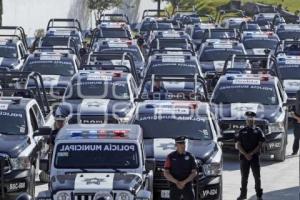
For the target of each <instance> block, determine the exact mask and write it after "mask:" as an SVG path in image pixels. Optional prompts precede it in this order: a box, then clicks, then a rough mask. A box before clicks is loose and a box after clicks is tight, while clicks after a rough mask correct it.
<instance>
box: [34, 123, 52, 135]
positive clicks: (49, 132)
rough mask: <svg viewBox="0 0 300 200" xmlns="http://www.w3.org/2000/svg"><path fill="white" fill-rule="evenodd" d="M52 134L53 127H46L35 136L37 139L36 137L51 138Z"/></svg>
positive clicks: (40, 129)
mask: <svg viewBox="0 0 300 200" xmlns="http://www.w3.org/2000/svg"><path fill="white" fill-rule="evenodd" d="M51 133H52V128H51V127H48V126H45V127H42V128H39V130H38V131H36V132H35V133H34V134H33V136H34V137H36V136H50V135H51Z"/></svg>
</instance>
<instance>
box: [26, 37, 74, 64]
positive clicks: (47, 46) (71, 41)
mask: <svg viewBox="0 0 300 200" xmlns="http://www.w3.org/2000/svg"><path fill="white" fill-rule="evenodd" d="M49 38H51V40H49ZM53 38H56V39H58V38H60V39H66V41H67V44H66V45H65V47H62V45H55V42H54V41H55V39H53ZM47 39H48V40H49V41H47V42H48V43H46V44H43V41H45V40H47ZM52 42H53V43H52ZM36 49H49V50H51V49H54V50H55V49H56V50H72V53H73V54H75V55H77V57H78V59H80V52H79V50H78V46H77V45H76V43H75V40H74V39H73V38H72V37H71V36H45V37H43V38H40V40H39V42H38V47H36V46H34V47H33V49H32V51H35V50H36Z"/></svg>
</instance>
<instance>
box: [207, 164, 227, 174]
mask: <svg viewBox="0 0 300 200" xmlns="http://www.w3.org/2000/svg"><path fill="white" fill-rule="evenodd" d="M203 172H204V174H205V175H206V176H218V175H221V173H222V166H221V163H209V164H204V165H203Z"/></svg>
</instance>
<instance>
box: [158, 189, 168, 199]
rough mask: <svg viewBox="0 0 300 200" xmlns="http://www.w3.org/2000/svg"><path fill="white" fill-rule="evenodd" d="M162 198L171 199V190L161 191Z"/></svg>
mask: <svg viewBox="0 0 300 200" xmlns="http://www.w3.org/2000/svg"><path fill="white" fill-rule="evenodd" d="M160 198H163V199H169V198H170V190H162V191H160Z"/></svg>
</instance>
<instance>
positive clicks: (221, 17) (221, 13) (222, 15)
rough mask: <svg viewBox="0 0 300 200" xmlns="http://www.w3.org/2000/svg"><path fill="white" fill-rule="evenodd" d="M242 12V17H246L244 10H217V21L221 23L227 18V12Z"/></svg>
mask: <svg viewBox="0 0 300 200" xmlns="http://www.w3.org/2000/svg"><path fill="white" fill-rule="evenodd" d="M229 13H230V14H236V13H238V14H240V17H245V12H244V11H243V10H238V9H233V10H228V11H227V10H220V11H219V12H217V14H216V17H215V22H217V23H220V21H222V20H224V19H225V18H226V14H229Z"/></svg>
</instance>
